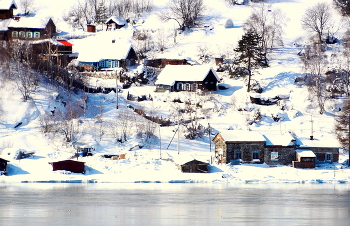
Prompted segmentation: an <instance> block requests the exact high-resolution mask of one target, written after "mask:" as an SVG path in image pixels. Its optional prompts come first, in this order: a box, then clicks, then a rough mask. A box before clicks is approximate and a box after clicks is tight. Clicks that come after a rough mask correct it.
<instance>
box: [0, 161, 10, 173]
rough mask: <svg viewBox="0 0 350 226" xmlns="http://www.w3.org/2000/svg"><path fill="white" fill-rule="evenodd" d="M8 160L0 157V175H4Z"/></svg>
mask: <svg viewBox="0 0 350 226" xmlns="http://www.w3.org/2000/svg"><path fill="white" fill-rule="evenodd" d="M8 162H9V161H8V160H6V159H3V158H0V175H6V174H7V163H8Z"/></svg>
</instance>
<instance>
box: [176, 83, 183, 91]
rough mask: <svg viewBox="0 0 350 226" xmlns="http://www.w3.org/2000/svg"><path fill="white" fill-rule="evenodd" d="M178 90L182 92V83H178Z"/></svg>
mask: <svg viewBox="0 0 350 226" xmlns="http://www.w3.org/2000/svg"><path fill="white" fill-rule="evenodd" d="M177 89H178V90H182V83H181V82H179V83H178V85H177Z"/></svg>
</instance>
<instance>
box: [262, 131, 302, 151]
mask: <svg viewBox="0 0 350 226" xmlns="http://www.w3.org/2000/svg"><path fill="white" fill-rule="evenodd" d="M263 136H264V138H265V140H266V145H268V146H275V145H276V146H284V147H286V146H293V145H295V144H296V143H295V142H296V139H295V137H293V136H292V134H290V133H289V132H287V133H284V134H279V135H275V134H268V135H263Z"/></svg>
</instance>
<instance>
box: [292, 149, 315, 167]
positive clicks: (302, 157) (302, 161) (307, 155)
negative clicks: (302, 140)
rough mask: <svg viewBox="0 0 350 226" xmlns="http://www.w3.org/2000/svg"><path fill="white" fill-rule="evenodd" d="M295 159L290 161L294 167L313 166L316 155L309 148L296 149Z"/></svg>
mask: <svg viewBox="0 0 350 226" xmlns="http://www.w3.org/2000/svg"><path fill="white" fill-rule="evenodd" d="M295 152H296V161H293V162H292V165H293V167H294V168H302V169H305V168H315V161H316V155H315V154H314V153H313V152H312V151H311V150H307V149H305V150H302V149H297V150H296V151H295Z"/></svg>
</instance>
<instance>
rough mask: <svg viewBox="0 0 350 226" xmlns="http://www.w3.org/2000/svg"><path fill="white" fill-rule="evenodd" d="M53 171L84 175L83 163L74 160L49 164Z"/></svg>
mask: <svg viewBox="0 0 350 226" xmlns="http://www.w3.org/2000/svg"><path fill="white" fill-rule="evenodd" d="M49 164H50V165H51V166H52V170H53V171H57V170H65V171H70V172H73V173H85V162H79V161H74V160H63V161H58V162H49Z"/></svg>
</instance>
